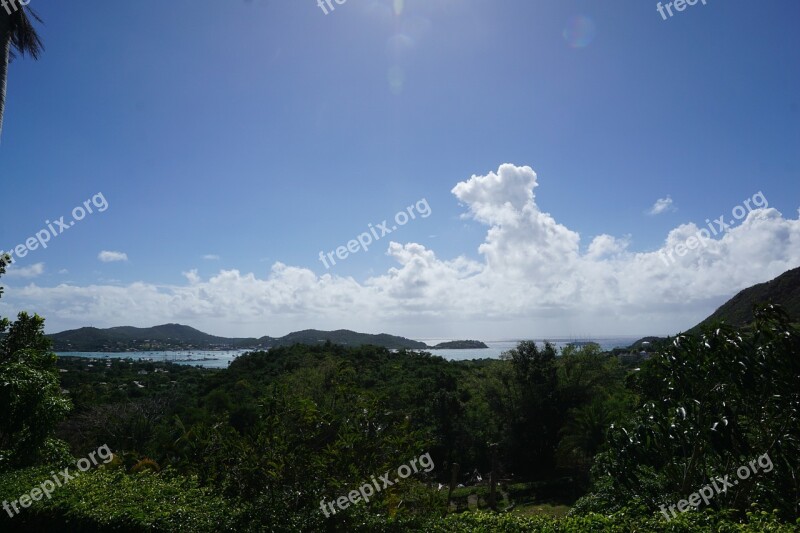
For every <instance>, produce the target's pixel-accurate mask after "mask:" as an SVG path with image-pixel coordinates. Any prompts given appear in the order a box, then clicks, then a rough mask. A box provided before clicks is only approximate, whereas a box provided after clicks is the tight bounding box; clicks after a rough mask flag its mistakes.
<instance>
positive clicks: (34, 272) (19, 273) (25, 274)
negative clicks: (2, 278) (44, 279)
mask: <svg viewBox="0 0 800 533" xmlns="http://www.w3.org/2000/svg"><path fill="white" fill-rule="evenodd" d="M43 273H44V263H34V264H32V265H31V266H27V267H16V266H14V265H11V266H9V267H8V269H7V270H6V276H8V277H9V278H35V277H37V276H41V275H42V274H43Z"/></svg>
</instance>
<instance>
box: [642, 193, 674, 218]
mask: <svg viewBox="0 0 800 533" xmlns="http://www.w3.org/2000/svg"><path fill="white" fill-rule="evenodd" d="M667 211H675V208H674V207H673V206H672V198H670V196H669V195H667V197H666V198H659V199H658V200H656V203H654V204H653V207H651V208H650V211H648V212H647V213H648V214H650V215H660V214H661V213H666V212H667Z"/></svg>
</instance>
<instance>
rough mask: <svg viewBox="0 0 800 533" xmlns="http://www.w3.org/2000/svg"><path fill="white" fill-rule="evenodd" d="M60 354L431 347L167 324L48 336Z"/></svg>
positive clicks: (343, 335)
mask: <svg viewBox="0 0 800 533" xmlns="http://www.w3.org/2000/svg"><path fill="white" fill-rule="evenodd" d="M48 336H49V337H50V339H52V341H53V347H54V349H55V351H57V352H125V351H150V350H156V351H160V350H213V349H231V348H261V349H263V348H272V347H277V346H292V345H293V344H312V345H313V344H319V343H322V342H326V341H330V342H332V343H334V344H341V345H344V346H362V345H365V344H373V345H375V346H382V347H384V348H392V349H394V348H396V349H401V348H406V349H411V350H425V349H427V348H428V345H427V344H425V343H424V342H418V341H414V340H411V339H406V338H404V337H397V336H395V335H388V334H386V333H381V334H379V335H371V334H368V333H357V332H355V331H349V330H344V329H341V330H337V331H319V330H315V329H307V330H304V331H296V332H294V333H289V334H288V335H286V336H284V337H280V338H273V337H266V336H265V337H261V338H259V339H256V338H252V337H251V338H227V337H217V336H215V335H209V334H208V333H203V332H202V331H199V330H196V329H194V328H192V327H189V326H182V325H180V324H164V325H161V326H154V327H152V328H134V327H131V326H119V327H114V328H107V329H98V328H80V329H73V330H69V331H62V332H61V333H55V334H53V335H48Z"/></svg>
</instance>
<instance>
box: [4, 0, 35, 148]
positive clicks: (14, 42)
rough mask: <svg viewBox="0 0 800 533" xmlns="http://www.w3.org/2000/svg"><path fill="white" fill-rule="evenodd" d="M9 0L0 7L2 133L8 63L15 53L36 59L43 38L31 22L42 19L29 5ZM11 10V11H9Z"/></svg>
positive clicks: (17, 0) (16, 0)
mask: <svg viewBox="0 0 800 533" xmlns="http://www.w3.org/2000/svg"><path fill="white" fill-rule="evenodd" d="M18 2H19V0H8V1H7V2H3V3H2V4H1V5H2V6H3V7H0V54H2V55H0V134H2V132H3V112H4V111H5V107H6V82H7V81H8V64H9V62H10V61H11V60H12V59H13V58H14V55H15V53H19V54H20V55H22V56H24V55H25V54H26V53H27V54H30V55H31V57H33V58H34V59H38V58H39V54H40V53H41V52H42V49H43V46H42V40H41V39H40V38H39V35H38V34H37V33H36V30H35V29H34V28H33V24H31V18H33V19H35V20H36V21H38V22H41V21H42V20H41V19H40V18H39V17H38V16H37V15H36V13H34V12H33V11H32V10H31V9H30V8H29V7H27V6H22V5H18ZM9 12H10V13H9Z"/></svg>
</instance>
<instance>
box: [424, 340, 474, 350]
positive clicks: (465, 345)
mask: <svg viewBox="0 0 800 533" xmlns="http://www.w3.org/2000/svg"><path fill="white" fill-rule="evenodd" d="M483 348H488V346H486V343H484V342H481V341H448V342H440V343H439V344H437V345H436V346H432V347H431V349H432V350H480V349H483Z"/></svg>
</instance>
